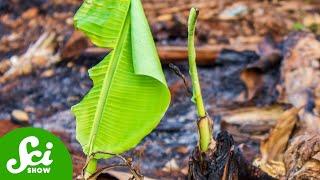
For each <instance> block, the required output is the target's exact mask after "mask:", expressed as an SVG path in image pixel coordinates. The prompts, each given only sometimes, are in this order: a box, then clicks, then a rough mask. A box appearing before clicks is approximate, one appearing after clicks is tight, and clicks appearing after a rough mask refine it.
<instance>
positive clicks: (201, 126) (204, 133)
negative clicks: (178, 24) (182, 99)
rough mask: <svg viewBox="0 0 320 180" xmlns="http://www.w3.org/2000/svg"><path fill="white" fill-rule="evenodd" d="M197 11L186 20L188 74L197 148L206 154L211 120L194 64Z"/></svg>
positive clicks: (194, 10)
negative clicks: (194, 107)
mask: <svg viewBox="0 0 320 180" xmlns="http://www.w3.org/2000/svg"><path fill="white" fill-rule="evenodd" d="M198 13H199V11H198V10H197V9H195V8H192V9H191V10H190V15H189V20H188V57H189V68H190V69H189V73H190V76H191V80H192V87H193V97H192V99H193V101H194V102H195V104H196V106H197V112H198V118H199V120H198V130H199V147H200V151H201V152H206V151H207V150H208V149H209V145H210V143H211V140H212V120H211V119H210V118H209V117H208V116H207V113H206V111H205V107H204V104H203V99H202V94H201V88H200V83H199V77H198V72H197V64H196V50H195V45H194V44H195V42H194V41H195V40H194V36H195V28H196V22H197V16H198Z"/></svg>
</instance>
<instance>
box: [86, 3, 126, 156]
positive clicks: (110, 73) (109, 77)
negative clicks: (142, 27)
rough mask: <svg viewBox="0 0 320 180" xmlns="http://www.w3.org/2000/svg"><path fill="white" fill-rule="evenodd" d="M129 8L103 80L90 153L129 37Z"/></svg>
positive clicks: (91, 133)
mask: <svg viewBox="0 0 320 180" xmlns="http://www.w3.org/2000/svg"><path fill="white" fill-rule="evenodd" d="M129 9H130V6H129V8H128V10H127V15H126V19H125V21H124V24H123V25H122V27H121V32H120V33H119V34H120V37H119V40H118V41H117V45H116V47H115V48H114V52H113V53H112V57H111V59H110V66H109V67H108V70H107V73H106V75H105V78H104V80H103V85H102V89H101V92H100V96H99V100H98V106H97V110H96V112H95V116H94V120H93V127H92V129H91V132H90V139H89V151H88V154H89V155H91V154H92V153H93V152H92V151H93V147H94V142H95V139H96V135H97V133H98V129H99V124H100V121H101V119H102V118H101V117H102V114H103V112H104V106H105V104H106V102H107V95H108V93H109V90H110V87H111V84H112V81H113V77H114V74H115V72H116V69H117V66H118V64H119V61H120V55H121V52H122V51H123V46H124V45H125V40H126V39H127V36H128V33H127V31H128V30H129V25H130V23H129V20H130V18H129Z"/></svg>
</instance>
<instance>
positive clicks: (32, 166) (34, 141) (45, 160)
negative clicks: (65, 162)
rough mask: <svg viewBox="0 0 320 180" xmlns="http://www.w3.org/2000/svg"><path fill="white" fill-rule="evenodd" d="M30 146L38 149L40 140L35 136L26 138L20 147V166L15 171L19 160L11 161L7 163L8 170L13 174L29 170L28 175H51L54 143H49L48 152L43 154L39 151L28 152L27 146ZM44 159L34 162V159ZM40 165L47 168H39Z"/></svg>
mask: <svg viewBox="0 0 320 180" xmlns="http://www.w3.org/2000/svg"><path fill="white" fill-rule="evenodd" d="M28 144H30V145H31V147H32V148H37V146H38V145H39V139H38V138H37V137H35V136H29V137H26V138H24V139H23V140H22V141H21V142H20V145H19V159H20V166H19V167H18V168H17V169H15V168H14V166H15V165H16V164H18V160H17V159H10V160H9V161H8V162H7V169H8V171H9V172H11V173H12V174H18V173H21V172H22V171H24V170H25V169H26V168H27V167H28V166H29V168H27V170H28V171H27V172H28V173H50V167H49V166H50V165H51V163H52V162H53V160H51V159H50V155H51V149H52V148H53V144H52V142H47V143H46V147H47V151H45V152H44V153H42V152H41V151H39V150H34V151H31V152H28V149H27V145H28ZM34 156H35V157H42V158H41V159H40V160H39V161H37V162H33V161H32V158H33V157H34ZM39 165H43V166H45V167H38V166H39Z"/></svg>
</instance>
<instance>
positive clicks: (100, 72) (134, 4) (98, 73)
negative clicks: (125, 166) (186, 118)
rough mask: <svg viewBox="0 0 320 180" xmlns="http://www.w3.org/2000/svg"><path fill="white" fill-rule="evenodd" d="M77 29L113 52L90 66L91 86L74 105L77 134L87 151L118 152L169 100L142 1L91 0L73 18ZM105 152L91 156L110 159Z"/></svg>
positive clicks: (131, 144)
mask: <svg viewBox="0 0 320 180" xmlns="http://www.w3.org/2000/svg"><path fill="white" fill-rule="evenodd" d="M74 22H75V26H76V28H78V29H80V30H81V31H83V32H84V33H85V34H86V35H87V36H88V37H89V38H90V39H91V40H92V42H93V43H94V44H95V45H97V46H99V47H104V48H111V49H112V51H111V52H110V53H109V54H108V55H107V56H106V57H105V58H104V59H103V60H102V61H101V62H100V63H99V64H98V65H96V66H94V67H93V68H92V69H90V70H89V75H90V77H91V79H92V80H93V84H94V85H93V87H92V89H91V90H90V91H89V93H88V94H87V95H86V96H85V97H84V98H83V100H82V101H81V102H80V103H79V104H77V105H75V106H73V107H72V112H73V113H74V114H75V116H76V120H77V139H78V141H79V142H80V143H81V145H82V147H83V151H84V152H85V153H86V154H87V155H91V154H92V153H94V152H98V151H102V152H109V153H115V154H120V153H123V152H125V151H127V150H129V149H131V148H133V147H134V146H136V145H137V144H138V143H139V142H140V141H141V139H142V138H143V137H145V136H146V135H147V134H149V133H150V132H151V131H152V130H153V129H154V128H155V127H156V126H157V125H158V123H159V121H160V119H161V118H162V117H163V115H164V113H165V111H166V110H167V108H168V106H169V103H170V92H169V90H168V87H167V84H166V80H165V78H164V75H163V72H162V68H161V64H160V61H159V57H158V54H157V51H156V47H155V44H154V41H153V39H152V35H151V32H150V28H149V25H148V22H147V20H146V17H145V15H144V12H143V8H142V5H141V2H140V0H91V1H86V2H84V3H83V5H82V6H81V7H80V9H79V10H78V12H77V13H76V15H75V17H74ZM109 157H110V156H109V155H101V154H100V155H98V156H97V157H95V158H96V159H99V158H109Z"/></svg>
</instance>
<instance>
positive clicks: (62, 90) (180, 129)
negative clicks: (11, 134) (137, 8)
mask: <svg viewBox="0 0 320 180" xmlns="http://www.w3.org/2000/svg"><path fill="white" fill-rule="evenodd" d="M82 2H83V1H82V0H31V1H22V0H0V135H3V134H5V133H6V132H8V131H10V130H12V129H13V128H17V127H22V126H30V125H31V126H35V127H41V128H45V129H48V130H50V131H52V132H54V133H55V134H57V135H58V136H59V137H61V138H62V139H63V141H64V142H65V143H66V144H67V145H68V147H69V149H70V152H71V153H72V155H73V162H74V169H75V171H74V177H77V176H78V175H79V173H80V171H81V168H82V166H83V164H84V159H85V158H84V155H83V154H82V151H81V147H80V145H79V144H78V143H77V141H76V140H75V121H74V117H73V115H72V114H71V112H70V107H71V106H72V105H74V104H76V103H77V102H79V101H80V100H81V98H82V97H83V96H84V95H85V94H86V92H87V91H88V90H89V89H90V88H91V86H92V82H91V80H90V79H89V77H88V73H87V70H88V69H89V68H90V67H92V66H94V65H95V64H97V63H98V62H99V61H100V60H101V59H102V58H103V57H104V56H105V55H106V54H107V52H108V50H107V49H101V48H96V47H94V46H93V45H92V44H91V43H90V42H89V41H88V40H87V38H86V37H85V36H84V35H83V34H82V33H81V32H78V31H76V30H75V29H74V27H73V15H74V13H75V12H76V10H77V9H78V8H79V6H80V5H81V3H82ZM142 2H143V5H144V9H145V13H146V15H147V18H148V20H149V23H150V27H151V30H152V33H153V35H154V39H155V42H156V44H157V47H158V52H159V56H160V58H161V61H162V63H163V67H164V71H165V75H166V77H167V81H168V84H169V86H170V91H171V93H172V103H171V106H170V108H169V110H168V112H167V114H166V116H165V117H164V119H163V120H162V122H161V123H160V125H159V126H158V127H157V128H156V129H155V130H154V131H153V132H152V133H151V134H150V135H149V136H148V137H146V138H145V139H144V140H143V142H141V143H140V145H139V146H138V147H137V148H135V149H134V150H132V151H130V152H129V153H128V156H133V157H134V160H135V164H136V165H137V166H139V168H140V169H141V171H142V173H143V174H145V175H147V176H150V177H171V178H172V177H174V178H178V177H184V176H185V175H186V174H187V166H188V156H189V154H190V152H191V151H192V150H193V147H194V146H195V145H196V142H197V130H196V120H197V119H196V112H195V108H194V106H193V104H192V103H191V101H190V94H188V87H186V86H190V83H187V85H185V84H184V81H183V79H181V77H179V75H177V74H179V73H177V71H178V70H177V68H178V69H179V71H180V72H181V73H182V74H184V75H185V76H186V79H187V82H190V81H189V75H188V66H187V61H186V60H187V49H186V44H187V41H186V39H187V25H186V24H187V18H188V13H189V9H190V8H191V7H197V8H198V9H199V10H200V15H199V18H198V26H197V33H196V34H197V35H196V36H197V47H198V48H197V53H198V58H197V61H198V64H199V66H200V67H199V73H200V81H201V85H202V89H203V94H204V99H205V103H206V108H207V110H208V112H209V114H210V115H211V116H212V117H213V118H214V120H215V122H216V125H215V130H216V132H218V131H220V130H221V129H226V130H228V131H229V132H231V134H233V136H234V139H235V141H236V143H237V144H241V143H244V144H243V146H242V147H243V148H244V149H247V151H245V152H247V154H246V157H247V158H248V159H249V160H251V161H252V160H253V158H254V157H255V156H256V155H257V154H258V153H259V142H260V141H261V139H263V138H264V137H265V136H266V133H267V132H268V131H269V130H270V128H271V127H273V126H274V125H275V123H276V119H277V118H278V117H279V116H280V114H281V113H282V112H283V111H284V110H285V109H286V108H287V107H286V106H284V105H283V104H281V103H283V102H288V101H289V102H290V103H291V104H294V105H295V103H296V104H299V103H300V102H292V101H295V100H292V98H291V101H290V97H291V96H290V95H292V94H294V96H292V97H297V96H298V97H299V98H297V99H298V100H297V101H300V100H301V101H302V102H309V99H308V98H309V96H308V97H306V95H305V93H301V94H299V93H297V92H302V90H301V89H304V90H305V89H308V90H310V91H311V92H312V93H311V94H316V92H318V91H316V90H317V87H316V85H314V84H316V83H317V81H318V79H317V78H315V77H318V75H319V67H318V64H314V63H313V64H312V63H311V64H308V65H303V66H310V67H313V69H312V70H310V71H312V73H309V74H308V73H306V72H309V71H303V72H302V74H303V76H302V75H301V74H288V76H286V73H290V70H291V69H290V67H292V66H294V65H293V64H296V65H297V64H298V65H300V64H303V63H301V62H302V61H300V60H301V58H296V60H295V59H294V60H290V63H289V64H286V62H289V61H286V60H287V59H290V58H291V59H292V58H294V57H289V56H290V54H292V53H295V52H299V51H301V48H300V49H299V48H295V45H296V44H299V43H297V42H299V41H300V39H303V40H304V41H306V42H310V44H309V43H305V44H303V45H301V46H303V47H306V46H310V49H307V50H306V49H304V50H303V49H302V51H303V52H308V53H307V55H306V58H308V55H310V58H311V59H317V58H318V57H319V52H318V51H319V49H317V48H318V47H320V46H319V45H318V44H317V43H319V42H318V40H317V39H319V37H320V36H319V35H320V2H319V1H318V0H290V1H289V0H288V1H281V0H247V1H245V0H215V1H213V0H161V1H159V0H142ZM317 50H318V51H317ZM301 57H302V58H303V57H305V56H301ZM317 62H318V60H317ZM318 63H319V62H318ZM171 64H175V66H173V65H171ZM295 68H297V66H295ZM297 77H298V80H299V78H300V80H301V82H304V80H303V78H304V79H305V80H306V79H314V80H315V79H316V80H315V81H316V82H312V83H309V84H304V83H302V84H300V85H299V86H295V89H293V90H292V91H290V90H288V88H287V86H291V85H292V84H290V83H291V82H293V81H294V80H297ZM301 78H302V79H301ZM318 84H319V83H318ZM300 90H301V91H300ZM303 92H305V91H303ZM313 92H315V93H313ZM297 94H298V95H297ZM300 95H301V96H300ZM312 97H314V99H316V96H312ZM279 99H281V100H279ZM314 102H317V101H314ZM314 104H317V103H314ZM315 106H316V105H315ZM316 107H317V106H316ZM257 121H259V122H257Z"/></svg>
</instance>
